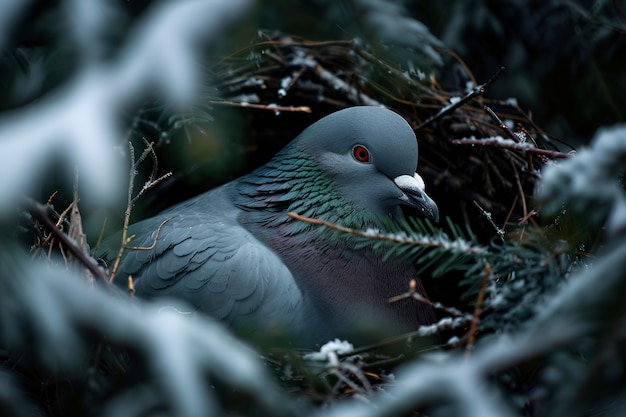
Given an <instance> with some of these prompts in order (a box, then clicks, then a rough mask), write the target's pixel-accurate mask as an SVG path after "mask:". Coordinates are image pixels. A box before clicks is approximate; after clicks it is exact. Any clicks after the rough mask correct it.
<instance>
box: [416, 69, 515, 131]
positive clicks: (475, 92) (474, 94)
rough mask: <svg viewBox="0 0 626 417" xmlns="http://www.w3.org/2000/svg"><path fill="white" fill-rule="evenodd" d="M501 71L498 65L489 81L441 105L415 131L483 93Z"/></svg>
mask: <svg viewBox="0 0 626 417" xmlns="http://www.w3.org/2000/svg"><path fill="white" fill-rule="evenodd" d="M502 71H504V67H500V68H499V69H498V71H496V73H495V74H494V75H493V76H492V77H491V78H490V79H489V81H487V82H486V83H484V84H481V85H477V86H476V87H474V88H472V91H470V92H469V93H467V95H466V96H465V97H463V98H461V99H460V100H458V101H455V102H454V103H450V104H449V105H447V106H445V107H443V108H442V109H441V110H439V111H438V112H437V114H435V115H434V116H431V117H429V118H428V119H426V120H425V121H424V122H422V123H420V124H419V126H417V127H416V128H415V130H416V131H417V130H420V129H422V128H424V127H426V126H428V125H429V124H431V123H433V122H434V121H436V120H438V119H441V118H442V117H443V116H445V115H446V114H448V113H452V112H453V111H454V110H456V109H458V108H459V107H461V106H462V105H464V104H465V103H467V102H468V101H470V100H472V99H473V98H474V97H477V96H481V95H483V94H485V91H487V88H488V87H489V86H490V85H491V84H493V83H494V81H496V80H497V79H498V77H500V74H501V73H502Z"/></svg>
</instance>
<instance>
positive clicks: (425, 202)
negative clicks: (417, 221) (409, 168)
mask: <svg viewBox="0 0 626 417" xmlns="http://www.w3.org/2000/svg"><path fill="white" fill-rule="evenodd" d="M393 182H395V183H396V185H397V186H398V188H399V189H400V190H402V196H401V197H400V200H402V201H403V202H404V203H406V204H407V205H409V206H411V207H415V208H416V209H418V210H420V211H421V212H422V213H423V214H424V216H426V217H428V218H429V219H432V220H434V221H436V222H438V221H439V209H438V208H437V204H435V202H434V201H433V199H432V198H430V197H429V196H428V195H427V194H426V190H425V189H426V187H425V186H424V180H423V179H422V177H420V176H419V175H418V174H417V173H416V174H415V175H413V176H410V175H400V176H399V177H396V178H394V180H393Z"/></svg>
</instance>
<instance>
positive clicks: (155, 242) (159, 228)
mask: <svg viewBox="0 0 626 417" xmlns="http://www.w3.org/2000/svg"><path fill="white" fill-rule="evenodd" d="M170 220H172V218H171V217H168V218H167V219H165V220H163V221H162V222H161V224H160V225H159V227H158V228H157V230H156V233H155V235H154V240H153V241H152V244H151V245H150V246H128V245H126V249H130V250H152V249H154V248H155V247H156V244H157V242H158V240H159V234H160V233H161V228H162V227H163V225H164V224H165V223H167V222H169V221H170ZM133 237H135V236H134V235H133V236H131V237H130V238H129V239H130V240H132V238H133Z"/></svg>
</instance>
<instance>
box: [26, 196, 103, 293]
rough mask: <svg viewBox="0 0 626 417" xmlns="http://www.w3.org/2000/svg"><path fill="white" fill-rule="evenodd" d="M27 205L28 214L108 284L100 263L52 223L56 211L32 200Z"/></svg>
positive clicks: (95, 275)
mask: <svg viewBox="0 0 626 417" xmlns="http://www.w3.org/2000/svg"><path fill="white" fill-rule="evenodd" d="M24 201H25V205H26V208H27V210H28V212H29V213H30V214H31V215H32V216H33V217H34V218H35V219H36V220H37V221H38V222H39V223H41V224H42V225H43V226H44V227H46V229H48V230H49V231H50V233H51V234H52V235H54V237H55V238H56V239H58V241H59V242H60V243H61V244H62V245H63V246H64V247H65V248H67V250H68V251H70V252H71V253H72V255H73V256H75V257H76V259H78V260H79V261H80V262H81V263H82V264H83V265H84V266H85V268H87V269H88V270H89V272H91V273H92V274H93V276H94V277H96V278H97V279H98V280H100V281H102V282H108V278H107V276H106V274H105V273H104V270H103V269H102V268H100V266H99V265H98V263H97V262H96V261H95V260H94V259H93V258H92V257H90V256H89V255H87V254H86V253H85V252H84V251H83V250H82V249H81V248H80V247H78V245H77V244H76V242H74V241H73V240H72V239H70V237H69V236H67V235H66V234H65V233H63V231H61V230H60V229H59V228H58V226H57V225H56V224H55V223H54V222H53V221H52V219H51V217H52V216H53V215H54V211H53V210H52V208H51V207H50V206H49V205H47V204H41V203H38V202H36V201H35V200H33V199H31V198H26V199H25V200H24Z"/></svg>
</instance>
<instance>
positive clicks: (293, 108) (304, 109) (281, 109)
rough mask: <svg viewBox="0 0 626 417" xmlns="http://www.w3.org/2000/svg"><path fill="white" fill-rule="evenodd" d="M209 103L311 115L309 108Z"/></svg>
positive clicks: (228, 102)
mask: <svg viewBox="0 0 626 417" xmlns="http://www.w3.org/2000/svg"><path fill="white" fill-rule="evenodd" d="M208 102H209V103H211V104H214V105H217V106H230V107H248V108H251V109H259V110H271V111H293V112H303V113H311V108H310V107H309V106H278V105H272V104H254V103H239V102H236V101H226V100H209V101H208Z"/></svg>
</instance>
